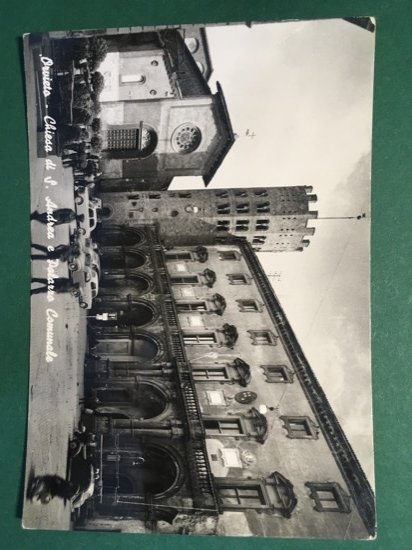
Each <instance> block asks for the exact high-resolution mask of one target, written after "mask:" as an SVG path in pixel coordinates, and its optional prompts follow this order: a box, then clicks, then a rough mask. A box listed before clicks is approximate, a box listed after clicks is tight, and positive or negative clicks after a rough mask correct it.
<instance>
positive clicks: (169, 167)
mask: <svg viewBox="0 0 412 550" xmlns="http://www.w3.org/2000/svg"><path fill="white" fill-rule="evenodd" d="M195 31H196V32H195ZM105 40H106V42H107V44H108V48H109V51H108V53H107V56H106V58H105V60H104V61H103V63H102V64H101V66H100V68H99V70H100V72H101V73H102V74H103V76H104V88H103V90H102V92H101V95H100V102H101V106H102V108H101V113H100V118H101V122H102V137H103V151H102V159H101V163H100V166H101V170H102V173H103V176H102V189H103V190H106V191H116V190H124V189H129V190H130V189H135V190H136V189H140V190H142V189H167V187H168V186H169V184H170V182H171V181H172V179H173V177H174V176H202V177H203V180H204V182H205V184H206V185H207V184H208V183H209V182H210V181H211V179H212V178H213V175H214V174H215V172H216V170H217V169H218V167H219V166H220V164H221V163H222V162H223V159H224V157H225V156H226V154H227V153H228V151H229V150H230V148H231V146H232V145H233V143H234V139H235V137H234V133H233V130H232V126H231V123H230V118H229V114H228V110H227V106H226V102H225V99H224V94H223V90H222V88H221V86H220V84H219V83H217V91H216V92H215V93H213V92H212V91H211V89H210V87H209V85H208V83H207V80H206V78H207V77H208V76H210V72H211V70H212V69H211V65H210V57H209V55H208V53H207V40H206V36H205V33H204V30H203V33H202V32H201V31H200V29H193V32H192V34H190V33H189V35H188V36H187V37H186V39H184V38H183V36H182V33H181V32H179V31H178V30H176V29H164V30H160V31H153V32H143V33H138V34H127V35H118V36H113V37H110V36H106V37H105ZM192 52H193V53H192ZM196 56H197V57H198V58H199V60H196V59H197V57H196ZM200 59H201V60H200Z"/></svg>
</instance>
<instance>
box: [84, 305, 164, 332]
mask: <svg viewBox="0 0 412 550" xmlns="http://www.w3.org/2000/svg"><path fill="white" fill-rule="evenodd" d="M94 311H95V312H96V313H97V314H98V313H103V312H105V313H108V314H109V319H108V320H107V321H103V320H99V319H93V321H92V324H93V325H96V326H105V327H110V326H112V327H113V326H118V327H143V326H144V325H148V324H150V323H152V322H153V321H154V320H155V319H156V317H157V309H156V307H155V306H154V305H153V304H151V303H149V302H141V301H137V300H129V301H126V300H116V301H112V302H106V303H104V304H101V305H100V304H99V305H98V306H97V307H96V308H95V309H94Z"/></svg>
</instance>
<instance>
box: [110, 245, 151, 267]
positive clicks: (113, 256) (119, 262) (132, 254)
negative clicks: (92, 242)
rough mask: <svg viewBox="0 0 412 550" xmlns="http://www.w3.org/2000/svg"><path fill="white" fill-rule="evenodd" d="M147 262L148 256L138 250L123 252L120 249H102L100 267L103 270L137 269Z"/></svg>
mask: <svg viewBox="0 0 412 550" xmlns="http://www.w3.org/2000/svg"><path fill="white" fill-rule="evenodd" d="M146 261H147V256H146V254H143V252H140V251H138V250H123V248H120V247H113V248H110V247H102V248H101V256H100V265H101V267H102V269H125V268H127V269H136V268H139V267H142V266H143V265H144V264H145V263H146Z"/></svg>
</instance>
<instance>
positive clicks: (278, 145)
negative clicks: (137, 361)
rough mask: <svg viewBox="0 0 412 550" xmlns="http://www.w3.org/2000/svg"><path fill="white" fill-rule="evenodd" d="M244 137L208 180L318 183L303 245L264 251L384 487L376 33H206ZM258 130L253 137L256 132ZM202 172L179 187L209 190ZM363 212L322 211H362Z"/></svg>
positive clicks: (270, 28)
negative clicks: (374, 273)
mask: <svg viewBox="0 0 412 550" xmlns="http://www.w3.org/2000/svg"><path fill="white" fill-rule="evenodd" d="M207 36H208V40H209V48H210V54H211V59H212V64H213V68H214V71H213V74H212V76H211V78H210V81H209V84H210V86H211V88H212V90H213V91H215V89H216V87H215V82H216V81H219V82H220V84H221V85H222V88H223V92H224V95H225V99H226V103H227V106H228V110H229V114H230V118H231V122H232V126H233V130H234V132H235V133H236V134H237V136H238V138H237V139H236V141H235V143H234V145H233V146H232V148H231V150H230V151H229V153H228V155H227V156H226V158H225V159H224V161H223V163H222V165H221V166H220V168H219V170H218V171H217V173H216V175H215V176H214V178H213V180H212V182H211V183H210V185H209V188H224V187H262V186H285V185H286V186H288V185H311V186H313V192H314V193H315V194H316V195H317V197H318V201H317V202H316V203H311V210H317V211H318V213H319V219H318V220H310V222H309V225H310V226H312V227H315V228H316V231H315V235H313V236H312V237H310V241H311V244H310V246H309V247H308V248H306V249H305V250H304V252H303V253H299V252H289V253H287V252H282V253H260V254H259V259H260V260H261V262H262V264H263V266H264V268H265V270H266V272H267V273H268V274H269V275H270V279H271V282H272V285H273V287H274V290H275V292H276V294H277V296H278V297H279V300H280V302H281V304H282V306H283V309H284V310H285V313H286V315H287V317H288V319H289V321H290V323H291V325H292V327H293V329H294V331H295V333H296V335H297V337H298V340H299V342H300V344H301V346H302V348H303V351H304V353H305V355H306V357H307V359H308V360H309V363H310V364H311V366H312V368H313V370H314V372H315V374H316V376H317V377H318V379H319V381H320V383H321V385H322V387H323V388H324V390H325V393H326V395H327V396H328V398H329V401H330V403H331V405H332V408H333V409H334V411H335V413H336V415H337V417H338V419H339V420H340V422H341V424H342V427H343V429H344V431H345V433H346V435H347V436H348V439H349V441H350V442H351V444H352V446H353V448H354V450H355V453H356V454H357V456H358V458H359V460H360V462H361V464H362V466H363V469H364V471H365V473H366V475H367V477H368V479H369V481H370V482H371V483H372V484H374V468H373V450H372V445H373V444H372V420H371V353H370V315H369V312H370V302H369V292H370V285H369V279H370V267H369V266H370V261H369V242H370V162H371V135H372V94H373V57H374V39H375V36H374V34H373V33H370V32H368V31H366V30H364V29H361V28H359V27H357V26H355V25H353V24H350V23H348V22H346V21H343V20H339V19H336V20H323V21H306V22H284V23H271V24H263V25H262V24H258V25H253V26H252V28H248V27H246V26H244V25H240V26H237V25H236V26H216V27H209V28H208V29H207ZM247 131H249V132H248V133H249V134H255V136H254V137H253V138H251V137H248V135H246V132H247ZM203 187H204V186H203V182H202V180H201V178H198V177H185V178H175V179H174V180H173V183H172V186H171V187H170V189H186V188H189V189H202V188H203ZM361 213H365V215H366V216H365V218H363V219H362V220H356V219H355V220H347V219H343V220H341V219H338V220H334V219H332V220H331V219H324V218H328V217H345V216H357V215H358V214H361Z"/></svg>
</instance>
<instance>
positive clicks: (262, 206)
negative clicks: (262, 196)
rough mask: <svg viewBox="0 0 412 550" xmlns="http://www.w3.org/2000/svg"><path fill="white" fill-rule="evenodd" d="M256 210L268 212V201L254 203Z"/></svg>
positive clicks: (262, 212) (261, 212) (259, 212)
mask: <svg viewBox="0 0 412 550" xmlns="http://www.w3.org/2000/svg"><path fill="white" fill-rule="evenodd" d="M256 212H257V213H258V214H267V213H268V212H270V204H269V203H268V202H261V203H259V204H257V205H256Z"/></svg>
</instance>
